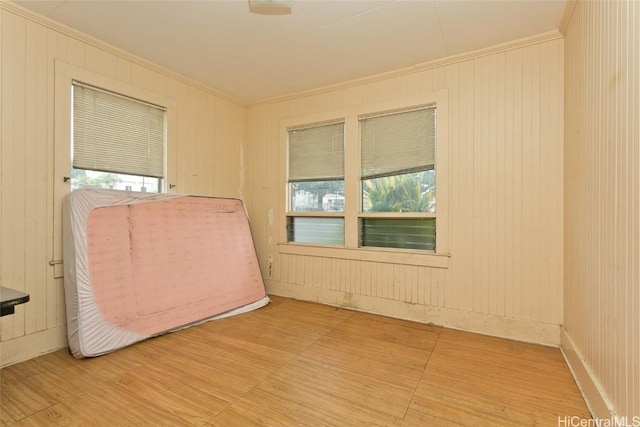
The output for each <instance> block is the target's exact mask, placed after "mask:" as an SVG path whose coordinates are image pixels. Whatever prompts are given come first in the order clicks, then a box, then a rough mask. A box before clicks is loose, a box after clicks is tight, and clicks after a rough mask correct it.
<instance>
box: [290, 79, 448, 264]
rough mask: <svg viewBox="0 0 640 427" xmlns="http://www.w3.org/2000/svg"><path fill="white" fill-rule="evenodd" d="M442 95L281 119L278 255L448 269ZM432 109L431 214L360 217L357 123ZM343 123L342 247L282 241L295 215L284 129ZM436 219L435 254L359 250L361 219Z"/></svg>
mask: <svg viewBox="0 0 640 427" xmlns="http://www.w3.org/2000/svg"><path fill="white" fill-rule="evenodd" d="M448 96H449V94H448V91H447V90H446V89H442V90H437V91H433V92H429V93H424V94H419V95H411V96H404V97H397V98H393V99H390V100H387V101H383V102H376V103H370V104H362V105H358V106H354V107H351V108H343V109H336V110H331V111H327V112H324V113H317V114H310V115H305V116H300V117H293V118H288V119H284V120H282V121H281V123H280V135H281V136H282V141H281V143H280V145H279V151H280V156H279V158H280V159H281V161H283V162H284V164H283V165H282V167H281V168H280V171H281V176H280V180H281V181H280V182H281V183H282V186H281V187H280V188H282V190H283V191H280V192H279V197H280V206H281V209H283V210H282V212H283V215H282V216H281V218H282V219H283V224H282V226H281V227H279V232H278V248H279V252H280V253H283V254H293V255H309V256H319V257H328V258H340V259H354V260H364V261H375V262H385V263H396V264H406V265H418V266H428V267H435V268H448V265H449V261H448V259H449V257H450V254H449V170H448V169H449V154H448V152H449V147H448V145H449V144H448V140H449V108H448ZM429 104H434V105H435V106H436V110H437V116H436V126H437V132H436V201H437V202H436V213H434V214H431V213H426V212H411V213H410V212H403V213H396V212H362V207H361V194H362V182H361V179H360V167H361V165H360V126H359V118H360V117H362V116H367V115H372V114H376V113H379V112H385V111H393V110H402V109H405V108H410V107H413V106H420V105H429ZM338 120H344V123H345V147H344V152H345V160H344V164H345V177H344V180H345V184H344V197H345V207H344V212H340V213H339V216H344V232H345V236H344V242H345V243H344V246H323V245H318V244H308V243H296V242H288V241H287V229H286V224H287V222H288V218H287V217H289V216H292V215H294V216H298V215H300V214H301V213H300V212H291V211H289V206H288V199H289V192H288V191H289V190H288V170H287V168H288V157H287V156H288V129H290V128H293V127H302V126H304V125H306V124H310V123H319V122H323V121H326V122H328V121H338ZM308 215H309V216H336V213H333V212H330V213H321V212H314V213H312V214H304V216H308ZM300 216H302V215H300ZM426 217H435V218H436V251H435V252H430V251H424V250H413V249H397V248H381V247H371V246H367V247H361V246H360V221H361V218H426Z"/></svg>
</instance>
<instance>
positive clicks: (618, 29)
mask: <svg viewBox="0 0 640 427" xmlns="http://www.w3.org/2000/svg"><path fill="white" fill-rule="evenodd" d="M565 37H566V57H565V64H566V69H565V81H566V84H565V85H566V88H565V90H566V92H565V93H566V95H565V99H566V101H565V102H566V110H565V111H566V113H565V124H566V132H565V257H564V259H565V297H564V299H565V309H564V312H565V314H564V316H565V326H564V335H563V343H562V347H563V350H564V351H565V353H566V354H567V356H568V358H569V360H570V364H571V365H572V369H573V371H574V372H575V373H576V374H577V377H578V381H579V383H580V385H581V388H582V389H583V390H584V391H585V394H586V397H587V400H588V402H589V403H590V405H591V409H592V412H593V413H594V415H595V416H597V417H599V418H607V419H608V418H610V417H611V416H612V415H611V411H613V413H614V414H615V415H616V416H619V417H623V416H627V417H628V418H627V420H628V422H629V423H632V422H633V420H632V418H631V417H632V416H636V417H640V175H639V174H640V2H638V1H634V0H629V1H606V2H592V1H579V2H577V4H576V6H575V10H574V12H573V15H572V18H571V21H570V23H569V26H568V29H567V31H566V34H565ZM639 419H640V418H639ZM636 422H637V421H636Z"/></svg>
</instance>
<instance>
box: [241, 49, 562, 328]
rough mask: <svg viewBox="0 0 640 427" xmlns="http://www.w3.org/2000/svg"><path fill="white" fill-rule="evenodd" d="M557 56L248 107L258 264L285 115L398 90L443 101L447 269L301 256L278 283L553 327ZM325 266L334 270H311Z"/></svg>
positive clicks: (510, 55)
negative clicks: (445, 97) (442, 92)
mask: <svg viewBox="0 0 640 427" xmlns="http://www.w3.org/2000/svg"><path fill="white" fill-rule="evenodd" d="M562 60H563V59H562V41H560V40H555V41H550V42H545V43H539V44H534V45H531V46H528V47H524V48H518V49H514V50H511V51H505V52H499V53H494V54H487V55H485V56H480V57H477V58H474V59H469V60H467V61H462V62H459V63H454V64H449V65H446V66H442V67H436V68H433V69H428V70H425V71H421V72H418V73H415V74H410V75H406V76H402V77H395V78H389V79H385V80H381V81H376V82H372V83H368V84H364V85H361V86H353V87H348V88H345V89H341V90H336V91H333V92H328V93H320V94H317V95H313V96H306V97H301V98H297V99H291V100H286V101H282V102H274V103H269V104H263V105H257V106H254V107H252V108H250V111H249V126H250V130H249V134H250V138H249V145H248V147H247V149H246V153H247V165H250V166H249V167H248V168H247V170H248V177H247V182H248V183H251V184H249V185H248V186H249V187H251V186H252V187H253V188H254V189H255V191H249V192H248V199H247V200H248V205H249V210H250V212H252V213H253V214H252V219H253V222H252V224H253V227H254V235H255V239H256V241H257V243H256V245H257V247H258V253H259V256H260V257H261V263H264V262H265V261H266V257H267V254H274V253H275V254H277V253H278V247H277V243H278V242H277V241H275V240H274V239H273V236H278V235H279V233H278V228H279V227H284V223H283V222H284V206H282V205H280V204H279V203H278V202H277V201H279V200H282V198H281V194H280V192H282V189H283V186H284V181H282V180H283V174H282V172H280V174H277V173H274V168H273V165H281V167H282V168H284V167H285V166H284V152H285V151H284V150H283V149H282V148H281V146H282V144H283V137H282V135H280V134H279V132H280V127H279V125H278V124H279V123H280V122H281V121H282V120H286V119H289V118H291V117H299V116H301V115H304V114H310V113H318V112H323V111H330V110H335V109H339V108H345V107H349V106H358V105H362V104H366V103H373V102H380V101H385V100H389V99H392V98H395V97H397V96H399V95H398V94H402V93H414V94H415V93H422V92H425V93H426V92H429V91H433V90H436V89H446V90H447V91H448V94H449V123H450V126H449V127H450V129H449V141H448V143H449V150H450V164H449V179H450V194H449V198H450V207H449V211H450V216H449V223H450V227H449V230H448V233H449V248H450V252H451V259H450V264H449V268H448V269H434V268H429V267H417V266H407V265H394V264H392V263H376V262H371V261H358V260H338V259H332V260H331V262H330V263H324V262H321V263H319V264H318V263H313V262H308V261H301V259H306V258H309V255H304V256H303V255H299V256H294V255H279V256H276V257H274V262H275V263H276V265H275V267H274V269H273V271H274V272H276V275H275V276H274V277H272V279H273V280H274V282H277V283H283V284H295V285H298V286H300V287H299V288H296V289H297V291H296V292H301V289H304V288H305V287H309V288H311V287H317V286H321V287H322V288H324V289H328V290H331V291H337V292H342V293H344V294H352V295H355V296H356V298H354V299H352V301H355V303H356V304H357V301H358V298H357V296H363V297H372V298H375V299H377V300H380V301H381V302H380V304H378V305H376V307H377V308H379V309H382V310H384V307H385V304H386V303H385V301H387V302H388V307H389V309H390V310H391V307H392V306H396V305H397V304H396V303H408V304H412V305H419V306H422V307H425V308H428V307H441V308H445V309H451V310H460V312H461V313H463V312H472V313H481V314H486V315H495V316H506V317H508V318H515V319H522V320H526V321H531V322H533V324H535V323H536V322H544V323H545V324H556V325H559V324H560V322H561V318H562V313H561V303H560V301H561V293H562V230H563V226H562V216H561V212H562V178H563V176H562V110H561V108H562V105H563V102H562V91H561V89H562V80H563V76H562V70H563V66H562ZM280 157H282V158H280ZM258 189H259V191H258ZM263 190H266V191H264V192H263ZM261 212H273V213H274V215H273V223H268V222H266V221H260V220H259V215H260V213H261ZM283 258H286V259H287V261H286V266H287V272H286V274H285V273H283V271H282V268H281V267H282V266H283V265H285V261H284V260H283ZM311 258H313V257H311ZM294 260H296V261H294ZM277 263H280V264H281V266H278V265H277ZM326 268H329V269H331V272H330V273H328V274H323V273H322V272H321V273H320V274H317V273H316V274H314V272H313V270H314V269H326ZM310 269H311V270H312V271H309V270H310ZM354 272H355V273H354ZM318 280H320V281H321V282H322V283H321V284H320V285H318V284H317V282H318ZM326 281H329V282H328V283H326ZM302 293H303V292H302ZM313 295H315V297H314V298H322V297H317V295H318V294H317V293H314V294H313ZM332 301H334V300H332ZM380 307H381V308H380ZM557 339H559V337H558V338H557Z"/></svg>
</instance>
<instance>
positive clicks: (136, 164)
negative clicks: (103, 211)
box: [73, 82, 165, 178]
mask: <svg viewBox="0 0 640 427" xmlns="http://www.w3.org/2000/svg"><path fill="white" fill-rule="evenodd" d="M164 119H165V109H164V108H162V107H158V106H156V105H151V104H147V103H145V102H142V101H138V100H136V99H132V98H128V97H125V96H121V95H117V94H114V93H109V92H106V91H103V90H100V89H96V88H93V87H89V86H86V85H83V84H80V83H77V82H73V167H74V168H75V169H88V170H96V171H102V172H112V173H121V174H127V175H139V176H149V177H156V178H163V177H164Z"/></svg>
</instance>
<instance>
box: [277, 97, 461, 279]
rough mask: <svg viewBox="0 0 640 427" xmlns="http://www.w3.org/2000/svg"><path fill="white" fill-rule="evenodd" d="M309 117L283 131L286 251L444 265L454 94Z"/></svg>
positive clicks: (283, 246) (283, 233)
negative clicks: (450, 100) (450, 107)
mask: <svg viewBox="0 0 640 427" xmlns="http://www.w3.org/2000/svg"><path fill="white" fill-rule="evenodd" d="M305 117H308V120H305ZM305 117H299V118H291V119H287V120H284V121H283V123H282V125H281V126H282V129H283V135H284V134H285V133H286V139H285V140H286V147H287V148H286V150H285V152H286V153H287V156H288V157H287V174H286V182H287V210H286V212H285V216H286V227H283V230H282V231H281V234H280V236H281V239H282V240H281V242H283V243H282V244H281V245H280V246H279V247H280V251H281V252H282V253H287V254H303V255H310V256H321V257H327V258H334V257H335V258H337V259H358V260H362V259H366V260H369V261H378V262H388V261H389V260H390V259H393V262H394V263H399V264H408V265H423V266H432V267H440V268H446V266H447V265H448V255H449V254H448V179H447V166H448V148H447V140H448V93H447V91H446V90H438V91H434V92H431V93H425V94H417V95H409V96H405V97H397V98H393V99H389V100H386V101H381V102H377V103H375V104H366V103H363V104H362V105H355V106H351V107H344V108H341V109H339V110H333V111H326V112H319V113H314V114H312V115H309V116H305ZM338 117H340V119H337V118H338ZM332 118H336V119H335V120H332ZM285 229H286V231H285ZM285 239H286V240H285ZM297 243H306V244H305V245H297Z"/></svg>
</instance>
